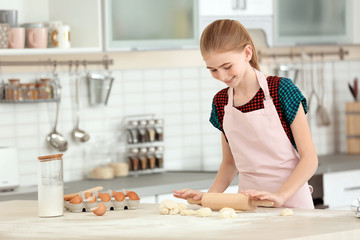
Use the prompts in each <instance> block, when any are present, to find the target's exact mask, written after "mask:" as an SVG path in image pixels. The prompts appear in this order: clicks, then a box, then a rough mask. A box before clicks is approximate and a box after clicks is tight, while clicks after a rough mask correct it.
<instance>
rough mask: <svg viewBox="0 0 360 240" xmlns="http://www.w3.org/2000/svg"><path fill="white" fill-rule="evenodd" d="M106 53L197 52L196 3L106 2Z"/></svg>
mask: <svg viewBox="0 0 360 240" xmlns="http://www.w3.org/2000/svg"><path fill="white" fill-rule="evenodd" d="M104 19H105V50H106V51H127V50H147V49H168V48H170V49H171V48H194V47H195V46H196V45H197V41H198V1H197V0H172V1H168V0H151V1H148V0H105V6H104Z"/></svg>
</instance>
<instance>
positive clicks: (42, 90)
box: [36, 83, 48, 99]
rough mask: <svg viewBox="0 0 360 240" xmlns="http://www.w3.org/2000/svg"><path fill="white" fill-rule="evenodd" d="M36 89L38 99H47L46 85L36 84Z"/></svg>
mask: <svg viewBox="0 0 360 240" xmlns="http://www.w3.org/2000/svg"><path fill="white" fill-rule="evenodd" d="M36 88H37V91H38V94H39V95H38V99H48V92H47V91H46V83H38V84H36Z"/></svg>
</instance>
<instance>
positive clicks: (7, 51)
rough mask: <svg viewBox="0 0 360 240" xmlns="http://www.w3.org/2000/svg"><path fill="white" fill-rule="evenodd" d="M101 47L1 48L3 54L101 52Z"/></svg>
mask: <svg viewBox="0 0 360 240" xmlns="http://www.w3.org/2000/svg"><path fill="white" fill-rule="evenodd" d="M101 52H102V49H101V48H96V47H95V48H68V49H63V48H45V49H36V48H24V49H1V50H0V56H2V55H5V56H6V55H7V56H9V55H51V54H82V53H101Z"/></svg>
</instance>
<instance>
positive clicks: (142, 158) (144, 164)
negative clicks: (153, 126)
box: [139, 148, 148, 170]
mask: <svg viewBox="0 0 360 240" xmlns="http://www.w3.org/2000/svg"><path fill="white" fill-rule="evenodd" d="M139 158H140V165H141V170H145V169H147V168H148V159H147V149H146V148H140V154H139Z"/></svg>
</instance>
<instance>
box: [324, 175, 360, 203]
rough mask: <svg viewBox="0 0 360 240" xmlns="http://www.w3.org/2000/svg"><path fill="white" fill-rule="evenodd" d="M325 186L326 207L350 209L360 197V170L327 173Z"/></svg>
mask: <svg viewBox="0 0 360 240" xmlns="http://www.w3.org/2000/svg"><path fill="white" fill-rule="evenodd" d="M323 185H324V189H323V190H324V204H325V205H328V206H329V208H335V209H350V205H351V203H352V202H353V201H354V200H355V199H356V198H357V197H359V196H360V170H359V169H358V170H350V171H341V172H333V173H325V174H324V175H323Z"/></svg>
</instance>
